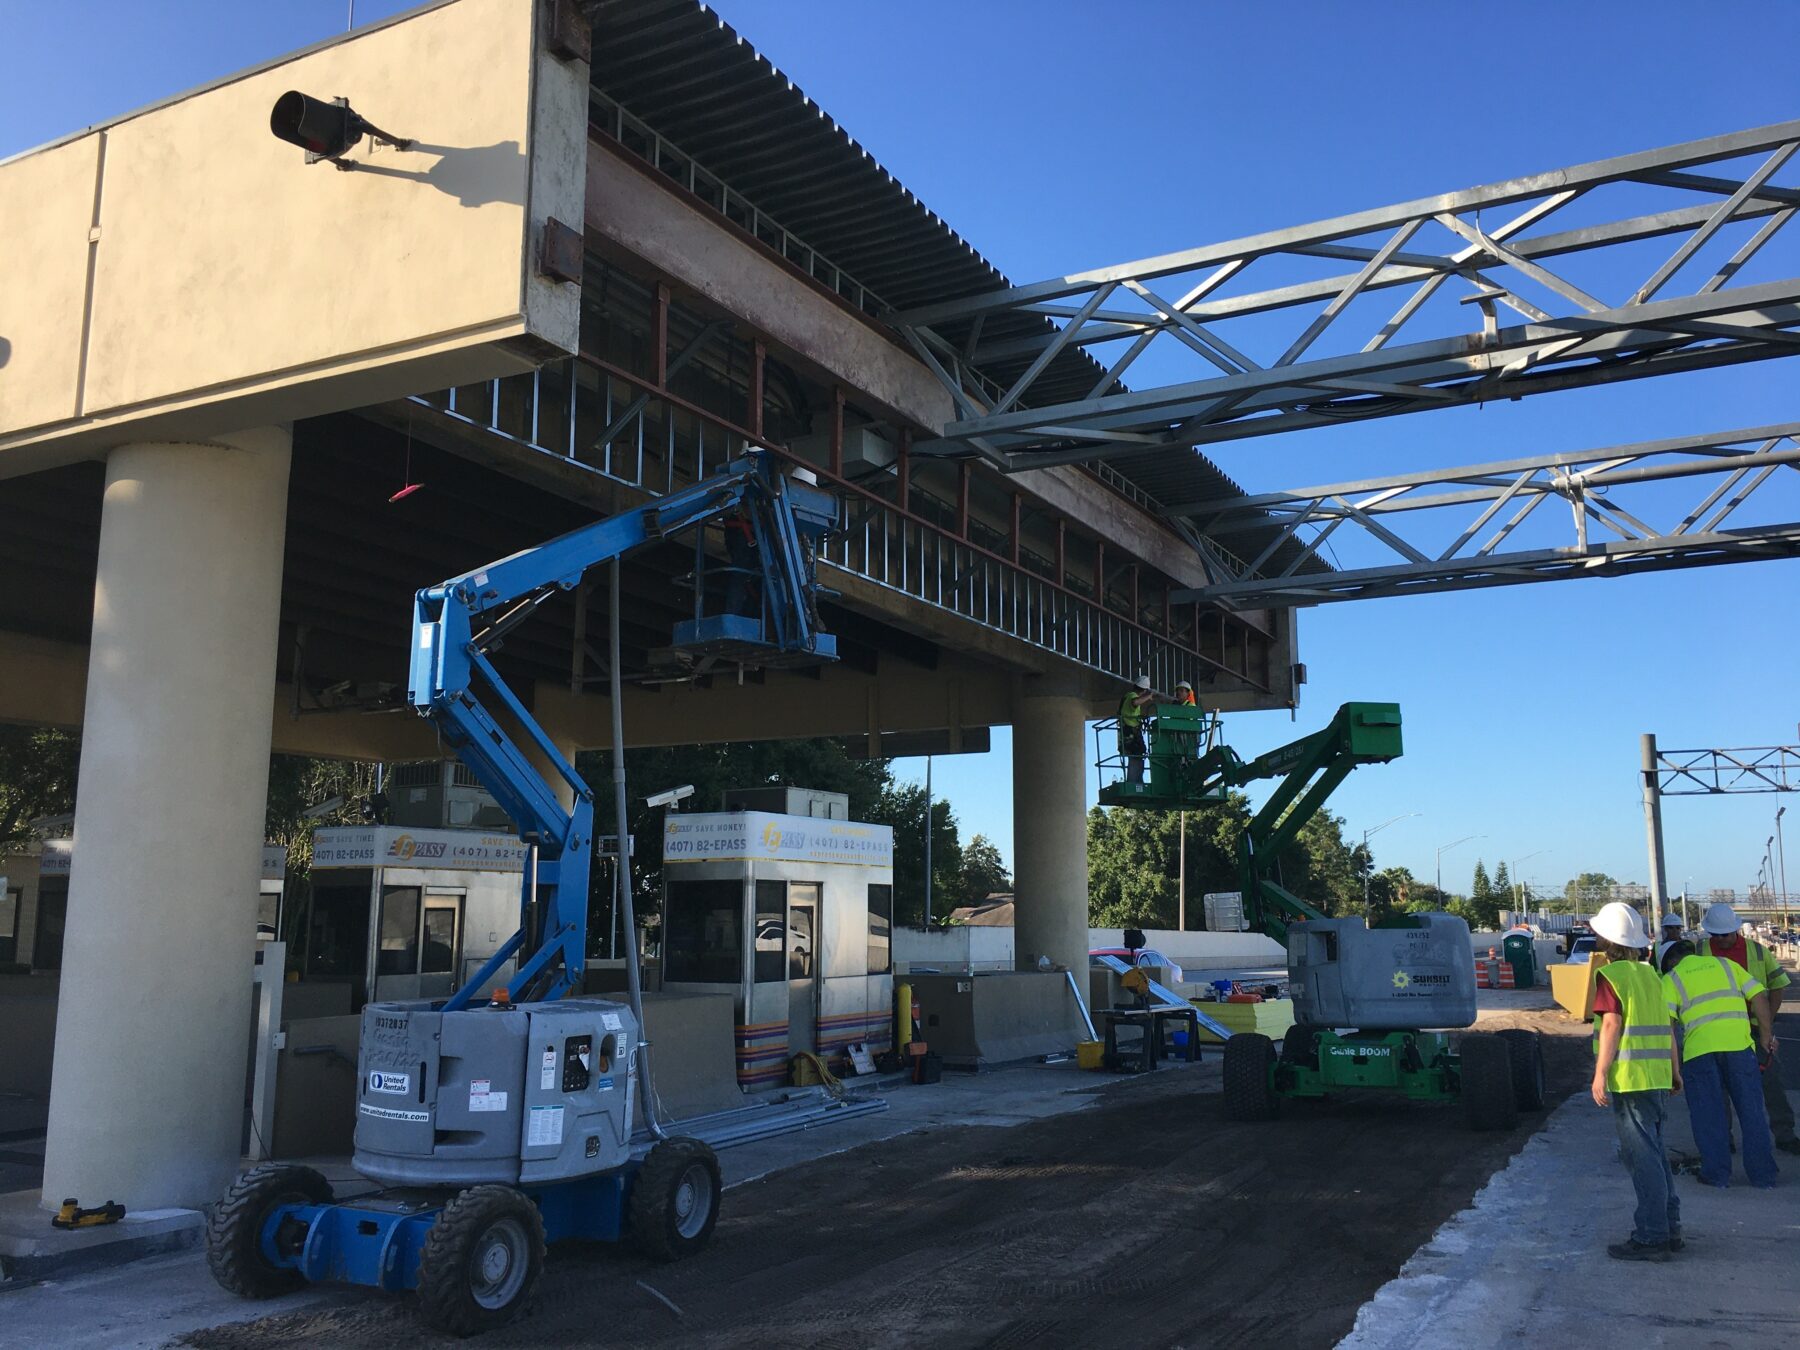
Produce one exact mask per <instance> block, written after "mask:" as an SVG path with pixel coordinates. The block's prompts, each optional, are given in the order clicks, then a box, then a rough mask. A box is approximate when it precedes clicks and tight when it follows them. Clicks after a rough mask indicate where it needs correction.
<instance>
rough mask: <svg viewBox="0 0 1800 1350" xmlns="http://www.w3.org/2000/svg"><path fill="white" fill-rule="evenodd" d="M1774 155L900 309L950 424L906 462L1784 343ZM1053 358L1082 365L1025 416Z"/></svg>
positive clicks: (1470, 203)
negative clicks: (1073, 385) (1134, 381)
mask: <svg viewBox="0 0 1800 1350" xmlns="http://www.w3.org/2000/svg"><path fill="white" fill-rule="evenodd" d="M1796 149H1800V121H1793V122H1784V123H1780V124H1777V125H1774V126H1769V127H1761V128H1757V129H1754V130H1748V131H1739V132H1733V133H1731V134H1729V135H1723V136H1714V137H1710V138H1708V139H1705V140H1699V141H1691V142H1688V143H1686V144H1684V145H1676V146H1669V147H1666V148H1664V149H1660V150H1648V151H1644V152H1641V153H1638V154H1631V155H1624V156H1620V157H1617V158H1613V159H1605V160H1599V161H1596V162H1593V163H1589V164H1581V165H1576V166H1574V167H1572V168H1567V169H1558V170H1552V171H1550V172H1547V173H1539V174H1533V175H1530V176H1528V177H1524V178H1516V179H1512V180H1510V181H1507V182H1503V183H1494V184H1490V185H1488V186H1486V187H1477V188H1470V189H1467V190H1465V191H1461V192H1450V193H1445V194H1443V195H1441V196H1436V197H1425V198H1420V199H1419V200H1416V201H1410V202H1404V203H1401V204H1399V205H1397V206H1388V207H1381V208H1377V209H1374V210H1368V211H1360V212H1357V213H1355V214H1352V215H1347V216H1340V217H1338V218H1336V219H1333V220H1324V221H1319V222H1317V223H1314V224H1311V225H1302V226H1298V227H1295V228H1292V229H1284V230H1273V231H1269V232H1267V233H1264V234H1258V235H1252V236H1250V237H1248V238H1243V239H1235V240H1232V241H1230V242H1228V243H1222V244H1214V245H1210V246H1207V247H1203V248H1193V249H1187V250H1183V251H1181V252H1177V253H1170V254H1165V255H1163V256H1161V257H1154V258H1145V259H1141V260H1139V261H1136V262H1128V263H1123V264H1120V265H1117V266H1112V267H1101V268H1096V269H1094V270H1092V271H1086V272H1077V273H1073V274H1071V275H1069V276H1064V277H1059V278H1055V279H1052V280H1048V281H1041V282H1037V283H1034V284H1031V285H1025V286H1015V287H1012V288H1010V289H1006V290H999V291H993V292H990V293H986V294H980V295H974V296H969V297H966V298H963V299H958V300H951V301H946V302H944V303H941V304H935V305H928V306H925V307H923V308H919V309H914V310H910V311H907V312H904V313H901V314H898V315H896V316H894V317H893V320H892V321H893V322H894V324H895V326H896V327H897V328H898V329H899V330H900V332H901V333H902V334H903V335H904V336H905V337H906V339H907V340H908V341H909V342H910V344H911V345H912V347H913V350H914V351H915V352H917V353H918V355H919V356H920V358H921V359H922V360H924V361H925V363H926V364H927V365H928V366H930V367H931V368H932V369H933V371H934V372H935V373H936V374H937V376H938V378H939V379H940V380H941V381H942V382H943V383H944V385H945V387H946V388H947V389H948V390H949V392H950V394H951V396H952V397H953V399H954V400H955V404H956V408H957V412H958V416H957V419H956V420H955V421H954V422H953V423H951V424H950V425H949V426H948V427H947V428H946V429H945V432H944V436H943V438H942V439H941V440H938V441H932V442H923V443H919V444H915V446H914V452H915V453H932V452H936V453H940V454H967V453H970V452H971V451H974V452H977V453H980V454H982V455H984V456H986V457H988V458H989V459H991V460H993V461H994V462H996V463H998V464H1000V465H1001V466H1003V467H1005V468H1008V469H1015V470H1016V469H1024V468H1036V467H1042V466H1044V465H1048V464H1056V463H1063V462H1076V461H1092V460H1097V459H1106V458H1114V457H1119V456H1128V455H1134V454H1141V453H1146V452H1151V451H1156V450H1166V449H1180V448H1187V447H1192V446H1198V445H1205V444H1209V443H1214V442H1220V441H1226V440H1234V439H1239V438H1243V437H1248V436H1258V435H1268V434H1270V433H1274V432H1282V431H1291V430H1296V429H1300V428H1306V427H1317V426H1328V425H1337V424H1341V423H1343V422H1345V421H1348V420H1355V419H1364V418H1374V417H1389V416H1394V415H1397V414H1400V413H1409V412H1418V411H1424V410H1427V409H1431V408H1441V407H1447V406H1454V405H1458V404H1468V403H1479V402H1485V401H1489V400H1495V399H1517V398H1521V397H1523V396H1525V395H1528V394H1535V393H1542V392H1546V391H1549V390H1555V389H1570V388H1577V387H1583V386H1589V385H1598V384H1606V383H1610V382H1614V381H1620V380H1628V379H1638V378H1643V377H1647V376H1651V375H1660V374H1667V373H1673V372H1678V371H1685V370H1697V369H1705V368H1710V367H1715V366H1724V365H1732V364H1736V363H1740V362H1746V361H1756V360H1762V359H1765V358H1768V357H1774V356H1781V355H1790V354H1793V353H1795V352H1800V333H1797V332H1795V331H1794V330H1795V328H1796V327H1797V326H1800V268H1795V267H1792V266H1789V265H1788V264H1789V260H1787V259H1781V260H1775V259H1774V257H1773V253H1774V251H1772V250H1768V245H1769V244H1770V242H1771V240H1774V239H1775V238H1776V237H1777V235H1778V234H1779V233H1780V231H1781V230H1782V227H1783V226H1785V225H1787V224H1788V222H1789V221H1790V220H1791V219H1792V218H1793V216H1794V213H1795V211H1796V209H1800V186H1795V185H1793V184H1792V183H1790V184H1789V185H1786V186H1783V185H1781V184H1779V183H1777V181H1776V179H1777V177H1778V175H1780V174H1781V173H1782V171H1783V169H1784V168H1786V167H1788V166H1789V165H1790V161H1791V160H1792V159H1793V156H1794V154H1795V151H1796ZM1787 176H1788V177H1789V178H1790V179H1791V178H1793V176H1794V175H1793V173H1792V170H1791V169H1790V170H1789V172H1788V175H1787ZM1552 224H1554V225H1555V226H1556V227H1557V228H1555V229H1554V230H1550V229H1547V228H1546V227H1547V226H1550V225H1552ZM1790 237H1791V235H1790ZM1656 241H1661V242H1660V243H1658V242H1656ZM1671 241H1672V244H1671ZM1333 262H1342V263H1347V264H1349V265H1350V266H1349V267H1348V268H1347V269H1345V270H1341V271H1337V272H1336V273H1335V274H1332V275H1325V276H1319V275H1318V272H1319V270H1320V268H1321V266H1327V267H1328V265H1329V264H1330V263H1333ZM1752 278H1761V279H1752ZM1246 283H1249V285H1247V284H1246ZM1250 286H1254V287H1255V288H1254V289H1252V288H1250ZM1394 290H1398V291H1400V292H1401V294H1400V296H1398V297H1394V296H1389V297H1386V298H1384V297H1383V296H1382V295H1381V293H1382V292H1386V291H1394ZM1502 310H1507V311H1511V315H1509V317H1512V316H1516V317H1518V318H1522V319H1523V322H1516V323H1513V324H1511V325H1510V326H1502V323H1501V318H1502V315H1501V311H1502ZM1003 315H1011V316H1015V317H1014V320H1013V322H1011V323H1009V324H999V323H996V322H995V320H996V317H997V316H1003ZM1021 315H1023V316H1033V317H1034V318H1035V319H1036V320H1037V321H1039V322H1041V320H1042V319H1043V318H1048V319H1050V320H1051V323H1050V324H1049V325H1044V326H1043V328H1042V331H1040V332H1037V333H1034V334H1027V333H1024V332H1023V329H1022V328H1021V325H1020V324H1019V323H1018V322H1017V316H1021ZM1001 328H1005V329H1006V330H1007V332H1008V335H1007V336H1005V337H1003V338H993V339H990V338H989V337H987V336H985V334H988V333H993V332H995V331H996V330H998V329H1001ZM1075 349H1086V350H1087V351H1089V352H1090V353H1092V354H1094V355H1096V357H1098V358H1099V360H1100V362H1101V364H1103V365H1104V366H1105V371H1104V374H1099V375H1098V376H1097V378H1096V379H1095V380H1094V382H1093V384H1092V387H1091V389H1090V390H1089V392H1088V394H1087V395H1086V396H1085V397H1083V398H1080V399H1075V400H1067V399H1065V400H1063V401H1060V402H1052V403H1048V404H1040V405H1038V406H1033V404H1032V399H1031V395H1032V391H1033V387H1034V385H1035V384H1036V383H1037V381H1038V380H1039V377H1040V376H1042V375H1043V374H1044V372H1045V371H1046V369H1048V368H1049V367H1050V366H1051V365H1052V363H1053V362H1055V361H1056V359H1057V358H1058V357H1059V356H1060V355H1061V354H1063V353H1065V352H1069V351H1072V350H1075ZM1153 350H1154V351H1158V352H1161V353H1163V354H1164V355H1163V356H1162V357H1159V359H1158V360H1157V361H1155V362H1150V363H1145V364H1143V365H1139V363H1140V362H1141V361H1142V360H1143V358H1144V357H1145V355H1146V354H1147V353H1149V352H1151V351H1153ZM1253 350H1254V351H1257V352H1260V353H1262V355H1261V356H1260V359H1259V358H1258V357H1254V356H1251V355H1249V354H1247V353H1248V352H1250V351H1253ZM1177 362H1180V363H1183V364H1182V365H1177V364H1176V363H1177ZM1194 363H1204V367H1203V368H1202V367H1198V366H1196V365H1195V364H1194ZM1065 367H1066V363H1065ZM1134 367H1136V368H1137V369H1139V370H1147V369H1155V370H1156V371H1157V372H1158V375H1159V377H1160V376H1161V375H1163V374H1164V373H1165V372H1169V371H1175V370H1180V371H1181V372H1182V374H1184V375H1190V376H1197V377H1189V378H1179V379H1173V380H1170V379H1163V378H1159V379H1158V382H1157V383H1155V384H1154V385H1153V386H1151V387H1146V388H1139V389H1134V390H1127V389H1125V388H1124V387H1123V385H1122V384H1120V383H1119V381H1120V380H1121V379H1122V378H1123V377H1125V376H1126V374H1127V373H1128V372H1129V371H1131V370H1133V368H1134ZM996 372H1001V373H1002V374H1001V376H1000V378H996ZM1003 381H1004V384H1003Z"/></svg>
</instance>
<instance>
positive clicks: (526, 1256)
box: [419, 1185, 544, 1336]
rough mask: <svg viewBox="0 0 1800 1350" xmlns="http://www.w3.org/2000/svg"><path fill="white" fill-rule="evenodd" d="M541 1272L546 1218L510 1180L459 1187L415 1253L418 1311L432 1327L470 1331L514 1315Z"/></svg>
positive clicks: (468, 1333)
mask: <svg viewBox="0 0 1800 1350" xmlns="http://www.w3.org/2000/svg"><path fill="white" fill-rule="evenodd" d="M543 1270H544V1216H543V1215H542V1214H540V1213H539V1212H538V1207H537V1206H536V1205H535V1204H534V1203H532V1200H531V1197H529V1196H528V1195H526V1194H525V1193H524V1192H523V1191H515V1190H514V1189H513V1188H512V1187H511V1186H493V1185H488V1186H471V1187H469V1189H468V1190H466V1191H460V1192H458V1193H457V1195H456V1198H455V1199H453V1200H451V1202H450V1203H449V1204H447V1205H445V1206H444V1212H443V1213H442V1214H441V1215H439V1216H438V1221H437V1222H436V1223H434V1224H433V1225H432V1226H431V1231H430V1232H429V1233H428V1234H426V1237H425V1247H424V1249H423V1250H422V1251H421V1252H420V1253H419V1316H420V1318H421V1319H422V1320H423V1321H424V1322H425V1324H426V1325H427V1326H429V1327H431V1328H432V1329H433V1330H435V1331H443V1332H447V1333H449V1334H450V1335H452V1336H473V1335H474V1334H475V1333H476V1332H478V1331H491V1330H492V1329H493V1328H495V1327H497V1326H501V1325H503V1324H505V1323H506V1322H509V1321H511V1320H512V1318H513V1317H514V1316H515V1315H516V1314H517V1313H518V1311H519V1310H520V1309H521V1308H523V1307H524V1306H525V1303H526V1301H527V1300H528V1299H529V1298H530V1297H531V1291H532V1289H533V1287H535V1286H536V1284H537V1281H538V1276H539V1275H541V1274H542V1273H543Z"/></svg>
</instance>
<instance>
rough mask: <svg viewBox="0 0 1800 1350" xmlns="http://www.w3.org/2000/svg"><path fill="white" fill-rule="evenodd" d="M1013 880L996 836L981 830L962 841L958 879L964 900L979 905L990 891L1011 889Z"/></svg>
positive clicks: (969, 903) (966, 902)
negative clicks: (990, 837)
mask: <svg viewBox="0 0 1800 1350" xmlns="http://www.w3.org/2000/svg"><path fill="white" fill-rule="evenodd" d="M1012 884H1013V883H1012V873H1011V872H1008V871H1007V870H1006V859H1004V858H1002V857H1001V856H1000V850H999V849H998V848H997V847H995V845H994V841H993V840H991V839H989V838H988V837H987V836H986V835H985V834H978V835H976V836H975V837H974V838H972V839H971V840H969V842H968V843H967V844H965V845H963V851H962V876H961V877H959V878H958V881H957V885H958V889H959V892H960V894H961V896H962V901H961V903H963V904H966V905H979V904H980V903H981V902H982V901H983V900H985V899H987V898H988V896H990V895H995V894H999V893H1002V892H1006V891H1010V890H1011V889H1012Z"/></svg>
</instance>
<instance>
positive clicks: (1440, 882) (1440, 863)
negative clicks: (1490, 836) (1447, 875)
mask: <svg viewBox="0 0 1800 1350" xmlns="http://www.w3.org/2000/svg"><path fill="white" fill-rule="evenodd" d="M1486 838H1487V836H1486V835H1485V834H1469V835H1464V836H1463V837H1462V838H1461V839H1452V840H1451V841H1450V842H1449V843H1448V844H1439V845H1438V846H1437V857H1436V858H1435V859H1434V860H1433V861H1434V864H1435V866H1436V868H1437V893H1438V894H1439V895H1442V894H1443V893H1444V850H1445V849H1450V848H1455V847H1456V846H1457V845H1458V844H1466V843H1468V842H1469V840H1471V839H1486Z"/></svg>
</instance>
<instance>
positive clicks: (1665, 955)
mask: <svg viewBox="0 0 1800 1350" xmlns="http://www.w3.org/2000/svg"><path fill="white" fill-rule="evenodd" d="M1686 943H1687V939H1686V938H1675V939H1673V940H1672V941H1669V942H1659V943H1657V944H1656V968H1657V969H1658V970H1661V969H1662V968H1663V962H1665V961H1667V960H1668V959H1669V949H1670V948H1671V947H1677V946H1684V945H1686Z"/></svg>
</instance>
